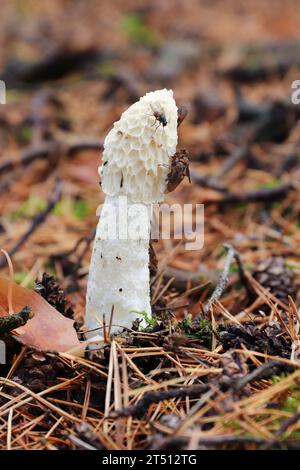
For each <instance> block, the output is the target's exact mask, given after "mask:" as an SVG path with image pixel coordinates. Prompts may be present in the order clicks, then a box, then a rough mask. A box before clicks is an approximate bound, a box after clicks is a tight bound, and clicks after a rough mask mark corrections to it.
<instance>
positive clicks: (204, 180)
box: [190, 170, 229, 193]
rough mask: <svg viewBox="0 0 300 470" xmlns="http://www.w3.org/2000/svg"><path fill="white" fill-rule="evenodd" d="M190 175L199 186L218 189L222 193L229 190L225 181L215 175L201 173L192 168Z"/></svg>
mask: <svg viewBox="0 0 300 470" xmlns="http://www.w3.org/2000/svg"><path fill="white" fill-rule="evenodd" d="M190 176H191V178H192V181H194V182H195V183H196V184H198V185H199V186H202V187H203V188H209V189H213V190H214V191H218V192H220V193H228V192H229V190H228V188H227V187H226V186H225V185H224V183H222V182H221V181H219V180H218V179H217V178H214V177H213V176H207V175H200V174H199V173H198V172H196V171H194V170H190Z"/></svg>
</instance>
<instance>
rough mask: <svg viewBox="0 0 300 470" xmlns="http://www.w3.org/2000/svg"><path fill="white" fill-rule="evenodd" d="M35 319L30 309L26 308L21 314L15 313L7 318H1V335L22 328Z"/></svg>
mask: <svg viewBox="0 0 300 470" xmlns="http://www.w3.org/2000/svg"><path fill="white" fill-rule="evenodd" d="M32 317H33V313H32V310H31V308H30V307H24V308H23V309H22V310H21V311H20V312H19V313H13V314H12V315H8V316H6V317H0V335H3V334H4V333H9V332H10V331H12V330H15V329H16V328H19V327H20V326H24V325H26V323H27V322H28V320H30V319H31V318H32Z"/></svg>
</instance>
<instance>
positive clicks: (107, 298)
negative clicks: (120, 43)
mask: <svg viewBox="0 0 300 470" xmlns="http://www.w3.org/2000/svg"><path fill="white" fill-rule="evenodd" d="M177 114H178V110H177V107H176V104H175V101H174V98H173V92H172V91H171V90H166V89H163V90H157V91H155V92H151V93H147V94H146V95H145V96H143V97H142V98H140V100H139V101H138V102H136V103H134V104H133V105H132V106H130V107H129V108H128V109H127V110H126V111H125V112H124V113H123V114H122V116H121V119H120V120H119V121H117V122H115V123H114V126H113V128H112V129H111V131H110V132H109V133H108V135H107V137H106V139H105V142H104V152H103V158H102V166H101V167H100V168H99V172H100V176H101V186H102V189H103V191H104V193H105V194H106V197H105V202H104V206H103V208H102V211H101V216H100V220H99V223H98V227H97V232H96V237H95V242H94V247H93V252H92V258H91V263H90V270H89V279H88V286H87V299H86V328H87V330H88V331H90V333H89V334H88V337H94V336H95V335H98V336H103V332H102V330H101V326H102V323H103V316H104V317H105V323H106V325H108V324H109V321H110V316H111V312H112V310H113V322H112V323H113V326H112V329H111V333H117V332H119V331H120V330H122V328H124V327H125V328H126V327H127V328H131V327H132V323H133V321H134V320H135V319H136V318H138V319H139V320H142V323H144V319H145V316H146V315H147V316H148V317H151V303H150V273H149V239H150V228H151V214H152V204H154V203H159V202H162V201H163V200H164V194H165V191H166V178H167V174H168V171H169V164H170V157H171V156H172V155H173V154H174V153H175V152H176V145H177ZM139 312H142V313H139ZM145 314H146V315H145ZM91 330H94V331H91Z"/></svg>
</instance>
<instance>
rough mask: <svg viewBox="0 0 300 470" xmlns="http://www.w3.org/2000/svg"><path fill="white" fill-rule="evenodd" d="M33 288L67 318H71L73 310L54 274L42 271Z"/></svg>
mask: <svg viewBox="0 0 300 470" xmlns="http://www.w3.org/2000/svg"><path fill="white" fill-rule="evenodd" d="M34 290H35V291H36V292H37V293H38V294H40V295H41V296H42V297H44V299H46V300H47V302H48V303H49V304H50V305H52V306H53V307H54V308H56V310H58V311H59V312H60V313H62V315H64V316H65V317H67V318H73V316H74V312H73V309H72V307H71V306H70V305H69V304H68V302H67V300H66V298H65V294H64V291H63V290H62V288H61V287H60V285H59V282H58V280H57V279H56V278H55V277H54V276H50V275H49V274H47V273H43V276H42V279H41V281H39V280H38V279H37V280H36V281H35V287H34Z"/></svg>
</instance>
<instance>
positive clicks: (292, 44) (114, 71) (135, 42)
mask: <svg viewBox="0 0 300 470" xmlns="http://www.w3.org/2000/svg"><path fill="white" fill-rule="evenodd" d="M240 3H241V2H239V1H229V0H228V1H223V2H221V1H210V2H205V1H203V2H198V1H194V0H191V1H189V2H180V1H177V0H170V1H169V0H166V1H164V2H161V1H158V0H153V1H152V2H151V4H150V2H149V3H148V5H146V2H138V1H129V2H128V1H121V0H117V1H115V2H109V1H101V2H97V1H96V0H90V1H89V2H84V1H76V2H70V1H67V0H60V1H58V0H53V1H52V2H38V1H33V0H27V1H23V2H18V1H6V0H4V1H3V2H1V20H0V26H1V28H0V51H1V54H0V79H2V80H4V81H5V83H6V88H7V93H6V104H5V105H0V248H2V249H4V250H5V251H6V252H7V253H8V255H9V257H10V259H11V262H12V266H13V271H12V268H10V271H9V269H8V267H7V258H6V257H5V256H4V254H3V256H2V255H1V256H0V274H1V278H0V279H2V278H3V277H5V278H8V277H9V275H10V276H11V278H12V277H13V280H14V282H16V283H18V284H20V285H21V286H23V287H26V288H28V289H31V290H33V289H34V288H35V289H36V290H38V291H39V293H40V294H41V295H42V296H43V297H44V298H45V299H46V300H47V301H48V302H49V303H50V304H51V305H53V306H54V307H55V308H56V309H57V310H58V311H60V312H61V313H62V314H63V315H65V316H66V317H69V318H72V319H74V320H75V321H76V328H77V332H78V335H79V338H80V339H81V338H82V332H83V331H84V327H83V320H84V308H85V292H86V284H87V274H88V268H89V259H90V253H91V244H92V240H93V237H94V230H95V227H96V224H97V217H96V215H95V214H96V209H97V206H98V205H99V204H100V203H101V202H103V193H102V192H101V190H100V188H99V176H98V166H99V164H100V158H101V151H102V144H103V140H104V138H105V135H106V134H107V132H108V130H109V129H110V127H111V126H112V123H113V122H114V121H116V120H118V119H119V117H120V115H121V113H122V112H123V111H124V110H125V109H126V108H127V107H128V106H129V105H130V104H131V103H133V102H134V101H136V100H137V99H138V98H139V97H140V96H142V95H143V94H144V93H145V92H147V91H150V90H155V89H159V88H162V87H165V86H166V87H168V88H172V89H173V91H174V96H175V99H176V102H177V103H178V104H182V105H187V107H188V109H189V112H188V115H187V117H186V119H185V120H184V121H183V123H182V124H181V126H180V128H179V148H181V149H183V148H185V149H187V151H188V153H189V158H190V173H191V183H190V182H189V181H188V179H187V178H185V179H184V181H183V182H182V183H181V184H180V186H179V187H178V188H177V189H176V190H175V191H173V192H171V193H169V194H168V195H167V198H166V201H167V202H168V203H170V204H172V203H175V202H178V203H180V204H183V203H193V204H204V207H205V224H204V232H205V233H204V235H205V238H204V246H203V248H202V249H201V250H198V251H189V250H185V249H184V245H183V244H182V243H181V242H179V241H178V240H159V241H158V242H157V243H155V244H154V248H155V251H156V254H157V258H158V268H157V272H156V274H154V275H153V277H152V287H151V288H152V306H153V312H154V319H153V320H152V321H151V322H150V323H149V325H148V326H147V328H146V329H140V330H138V329H132V331H129V332H127V333H124V334H122V335H120V336H118V337H115V338H107V344H106V345H105V347H104V348H101V349H100V350H97V351H94V352H88V353H86V354H85V356H84V357H77V356H73V355H72V354H70V353H55V352H45V351H41V350H38V349H35V348H32V347H29V346H26V345H24V344H20V343H19V342H18V341H16V338H17V339H18V337H16V336H15V335H8V334H5V335H3V338H4V339H5V342H6V344H7V363H6V364H3V365H0V374H1V377H0V448H1V449H27V450H34V449H36V450H42V449H49V450H51V449H53V450H54V449H70V450H74V449H121V450H126V449H127V450H131V449H249V450H253V449H298V450H299V449H300V349H299V348H300V335H299V328H300V310H299V305H300V304H299V291H300V289H299V280H300V197H299V196H300V127H299V117H300V107H299V105H295V104H293V103H292V101H291V93H292V91H293V90H292V88H291V84H292V82H293V81H294V80H297V79H300V59H299V57H300V54H299V52H300V42H299V40H298V39H297V38H298V33H299V26H300V11H299V8H298V3H297V2H296V1H276V2H274V4H273V6H272V9H271V8H270V6H269V3H268V2H261V1H257V0H254V1H253V2H251V4H250V2H248V3H249V4H248V5H247V6H243V7H242V6H241V5H240ZM166 18H168V21H167V22H166ZM226 244H227V245H226ZM224 245H225V246H224ZM228 245H229V247H228ZM232 247H233V248H232ZM44 273H46V274H44ZM220 276H221V277H220ZM37 280H38V281H39V282H37ZM37 287H38V288H37ZM216 287H217V288H218V292H219V293H220V294H221V296H216V295H215V293H216V290H215V289H216ZM62 290H63V292H64V293H62ZM2 297H3V288H2V287H1V282H0V313H1V312H2V310H3V312H4V313H5V311H6V310H7V308H6V307H7V305H6V304H5V302H7V299H6V297H5V296H4V297H5V298H4V300H3V298H2ZM4 304H5V305H4ZM3 312H2V313H3ZM6 313H7V311H6ZM30 321H31V320H30V319H29V320H28V324H29V323H30Z"/></svg>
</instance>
